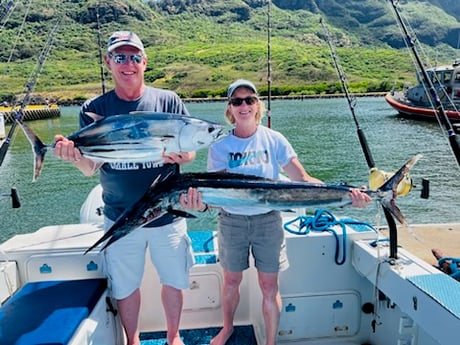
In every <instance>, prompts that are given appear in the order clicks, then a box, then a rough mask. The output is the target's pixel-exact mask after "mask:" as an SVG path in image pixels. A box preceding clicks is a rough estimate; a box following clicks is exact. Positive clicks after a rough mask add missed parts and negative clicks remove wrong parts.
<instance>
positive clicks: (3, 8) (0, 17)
mask: <svg viewBox="0 0 460 345" xmlns="http://www.w3.org/2000/svg"><path fill="white" fill-rule="evenodd" d="M12 7H13V0H10V1H8V2H7V3H6V4H1V10H0V21H2V20H3V18H4V17H5V16H6V15H7V14H8V12H10V10H11V8H12Z"/></svg>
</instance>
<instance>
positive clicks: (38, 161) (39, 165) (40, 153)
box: [16, 120, 47, 182]
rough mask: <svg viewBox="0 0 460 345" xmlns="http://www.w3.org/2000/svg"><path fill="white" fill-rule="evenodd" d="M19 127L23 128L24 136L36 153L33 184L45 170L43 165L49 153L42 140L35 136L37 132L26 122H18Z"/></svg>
mask: <svg viewBox="0 0 460 345" xmlns="http://www.w3.org/2000/svg"><path fill="white" fill-rule="evenodd" d="M16 121H17V123H18V124H19V126H21V128H22V130H23V132H24V134H25V135H26V138H27V140H29V142H30V145H31V146H32V151H33V153H34V177H33V179H32V181H33V182H35V181H37V179H38V177H39V176H40V173H41V171H42V169H43V163H44V161H45V154H46V151H47V146H46V145H45V144H43V142H42V141H41V140H40V138H39V137H38V136H37V134H35V132H34V131H33V130H32V128H30V127H29V126H28V125H26V123H25V122H23V121H21V120H16Z"/></svg>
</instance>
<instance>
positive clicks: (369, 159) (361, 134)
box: [319, 17, 375, 169]
mask: <svg viewBox="0 0 460 345" xmlns="http://www.w3.org/2000/svg"><path fill="white" fill-rule="evenodd" d="M319 22H320V24H321V26H322V27H323V31H324V34H325V36H326V42H327V45H328V46H329V50H330V53H331V57H332V61H333V62H334V67H335V70H336V72H337V74H338V76H339V80H340V85H341V86H342V90H343V92H344V94H345V98H346V99H347V102H348V107H349V108H350V111H351V115H352V116H353V120H354V122H355V126H356V132H357V134H358V138H359V142H360V144H361V147H362V149H363V153H364V157H365V158H366V162H367V166H368V167H369V169H372V168H375V163H374V159H373V158H372V154H371V150H370V149H369V145H368V144H367V140H366V136H365V135H364V132H363V130H362V128H361V126H360V125H359V122H358V118H357V117H356V113H355V105H356V98H355V97H351V95H350V92H349V91H348V87H347V83H346V79H347V78H346V76H345V73H344V72H343V70H342V68H341V66H340V64H339V61H338V57H337V52H336V51H335V48H334V46H333V45H332V43H331V41H332V40H331V37H330V34H329V30H328V29H327V28H326V25H325V24H324V21H323V18H322V17H320V20H319Z"/></svg>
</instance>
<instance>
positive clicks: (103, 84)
mask: <svg viewBox="0 0 460 345" xmlns="http://www.w3.org/2000/svg"><path fill="white" fill-rule="evenodd" d="M96 20H97V45H98V47H99V67H100V75H101V87H102V93H105V73H104V59H103V57H102V43H101V23H100V21H99V2H98V3H97V7H96Z"/></svg>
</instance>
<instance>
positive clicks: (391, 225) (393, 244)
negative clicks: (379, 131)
mask: <svg viewBox="0 0 460 345" xmlns="http://www.w3.org/2000/svg"><path fill="white" fill-rule="evenodd" d="M318 10H319V9H318ZM320 23H321V26H322V27H323V30H324V34H325V36H326V41H327V44H328V46H329V50H330V53H331V56H332V61H333V63H334V67H335V70H336V71H337V74H338V76H339V80H340V85H341V86H342V90H343V92H344V94H345V97H346V99H347V101H348V106H349V108H350V111H351V114H352V116H353V120H354V122H355V125H356V131H357V134H358V138H359V142H360V144H361V148H362V149H363V153H364V157H365V158H366V162H367V166H368V167H369V170H372V169H375V168H376V167H375V163H374V159H373V158H372V153H371V150H370V149H369V145H368V144H367V140H366V136H365V135H364V132H363V130H362V129H361V126H360V125H359V122H358V118H357V117H356V113H355V105H356V98H354V97H353V98H352V97H351V95H350V92H349V91H348V87H347V83H346V76H345V73H344V72H343V70H342V68H341V66H340V64H339V61H338V58H337V53H336V51H335V49H334V46H333V45H332V43H331V37H330V34H329V31H328V30H327V28H326V25H325V24H324V22H323V18H322V17H320ZM382 208H383V213H384V214H385V218H386V221H387V223H388V230H389V237H390V256H389V257H390V258H393V259H397V257H398V254H397V253H398V229H397V226H396V222H395V220H394V217H393V215H392V214H391V212H390V211H388V210H387V209H386V208H385V207H383V206H382Z"/></svg>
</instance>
